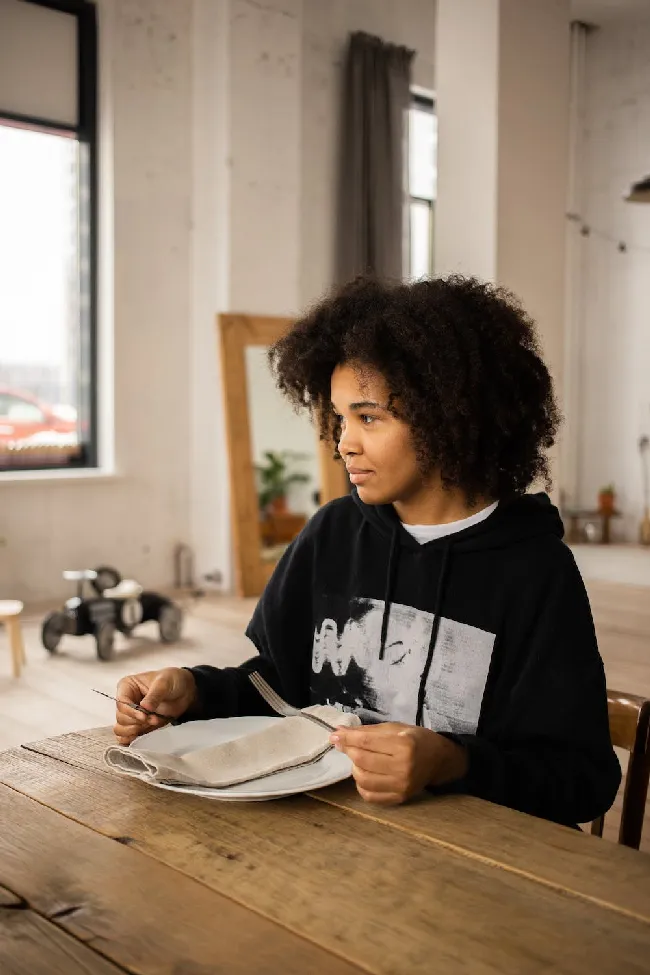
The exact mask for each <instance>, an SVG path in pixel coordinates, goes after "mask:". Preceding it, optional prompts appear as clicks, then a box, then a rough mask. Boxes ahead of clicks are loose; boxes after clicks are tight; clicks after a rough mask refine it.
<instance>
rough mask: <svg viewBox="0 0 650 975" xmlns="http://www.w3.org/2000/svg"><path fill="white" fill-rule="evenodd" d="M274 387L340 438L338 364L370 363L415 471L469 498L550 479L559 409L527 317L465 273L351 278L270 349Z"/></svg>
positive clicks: (505, 295) (509, 492)
mask: <svg viewBox="0 0 650 975" xmlns="http://www.w3.org/2000/svg"><path fill="white" fill-rule="evenodd" d="M269 361H270V364H271V368H272V370H273V372H274V374H275V378H276V382H277V385H278V387H279V389H280V390H281V391H282V392H283V393H284V394H285V395H286V396H287V397H288V398H289V400H290V401H291V402H292V403H293V404H294V406H295V407H297V408H298V409H300V408H306V409H308V410H309V411H310V413H312V414H313V415H314V417H315V418H318V420H319V422H320V434H321V438H322V439H324V440H329V441H332V442H333V443H334V444H337V443H338V439H339V434H340V427H339V424H338V421H337V417H336V416H335V414H334V412H333V410H332V406H331V403H330V379H331V376H332V372H333V371H334V369H335V368H336V366H337V365H340V364H342V363H358V364H359V365H361V366H370V367H372V368H374V369H376V370H378V371H379V372H380V373H381V374H382V375H383V377H384V379H385V380H386V382H387V384H388V387H389V389H390V390H391V403H392V404H394V405H393V406H392V407H391V408H392V409H393V411H394V412H395V414H396V415H398V416H399V417H400V418H401V419H403V420H404V421H405V422H406V423H407V424H408V425H409V427H410V429H411V435H412V438H413V443H414V446H415V449H416V451H417V454H418V458H419V461H420V464H421V467H422V470H423V471H429V470H434V469H437V470H439V472H440V475H441V478H442V481H443V484H444V485H445V486H447V487H455V488H460V489H461V490H463V491H464V492H465V493H466V495H467V497H468V498H469V499H472V500H473V499H476V498H497V499H505V498H508V497H511V496H513V495H516V494H519V493H521V492H523V491H525V490H526V488H527V487H529V485H530V484H531V483H532V482H533V481H535V480H537V479H541V480H543V481H544V482H545V483H546V485H547V487H548V486H549V485H550V476H549V467H548V460H547V457H546V451H547V450H548V448H549V447H551V446H552V444H553V443H554V441H555V435H556V433H557V429H558V426H559V422H560V414H559V411H558V408H557V405H556V402H555V397H554V393H553V383H552V380H551V377H550V375H549V372H548V369H547V368H546V366H545V364H544V362H543V361H542V358H541V353H540V348H539V343H538V339H537V335H536V331H535V326H534V323H533V322H532V321H531V319H530V318H529V317H528V315H527V314H526V312H525V311H524V310H523V309H522V307H521V305H520V304H519V302H518V301H517V299H516V298H515V297H514V296H513V295H511V294H510V293H509V292H507V291H505V290H504V289H502V288H497V287H495V286H493V285H491V284H484V283H482V282H480V281H478V280H476V279H475V278H464V277H460V276H452V277H448V278H435V279H432V280H426V281H418V282H416V283H414V284H384V283H380V282H379V281H376V280H373V279H368V278H359V279H357V280H356V281H353V282H352V283H351V284H348V285H346V286H345V287H343V288H342V289H341V290H340V291H338V292H336V293H335V294H333V295H332V296H330V297H328V298H326V299H324V300H323V301H322V302H320V303H319V304H318V305H316V306H315V307H314V308H313V309H312V310H311V311H310V312H309V313H308V314H307V315H306V316H305V317H303V318H302V319H300V320H299V321H297V322H296V323H295V325H294V326H293V327H292V328H291V329H290V331H289V332H288V333H287V334H286V335H285V336H284V337H283V338H282V339H280V341H278V342H277V343H276V344H275V345H274V346H272V348H271V349H270V351H269Z"/></svg>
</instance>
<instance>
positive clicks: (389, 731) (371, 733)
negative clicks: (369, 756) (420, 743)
mask: <svg viewBox="0 0 650 975" xmlns="http://www.w3.org/2000/svg"><path fill="white" fill-rule="evenodd" d="M407 727H408V726H407V725H401V724H393V723H391V724H376V725H371V726H366V727H363V728H337V729H336V731H335V732H334V733H333V734H332V735H330V741H331V742H332V744H334V745H336V746H337V748H340V750H341V751H344V752H346V753H348V754H349V752H348V749H349V748H357V749H363V750H364V751H369V752H375V753H378V754H382V755H396V754H399V752H400V751H402V750H404V748H405V747H407V741H408V739H407V738H406V737H404V736H402V735H401V734H400V733H401V732H403V731H404V730H405V728H407Z"/></svg>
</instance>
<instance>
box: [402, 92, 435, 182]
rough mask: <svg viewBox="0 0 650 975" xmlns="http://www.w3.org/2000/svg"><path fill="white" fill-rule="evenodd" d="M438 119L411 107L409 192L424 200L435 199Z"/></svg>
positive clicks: (430, 113) (420, 109)
mask: <svg viewBox="0 0 650 975" xmlns="http://www.w3.org/2000/svg"><path fill="white" fill-rule="evenodd" d="M437 144H438V119H437V117H436V115H435V114H434V113H433V112H432V111H425V110H424V109H422V108H418V106H417V105H413V106H412V107H411V110H410V112H409V192H410V194H411V196H418V197H420V198H421V199H424V200H435V198H436V175H437V174H436V151H437Z"/></svg>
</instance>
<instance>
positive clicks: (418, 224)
mask: <svg viewBox="0 0 650 975" xmlns="http://www.w3.org/2000/svg"><path fill="white" fill-rule="evenodd" d="M410 220H411V228H410V229H411V277H412V278H414V279H415V278H428V277H429V276H430V275H431V265H432V260H431V256H432V255H431V207H430V206H429V204H428V203H423V202H420V201H418V200H413V201H412V202H411V213H410Z"/></svg>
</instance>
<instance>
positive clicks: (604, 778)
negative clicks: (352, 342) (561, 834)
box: [448, 546, 621, 825]
mask: <svg viewBox="0 0 650 975" xmlns="http://www.w3.org/2000/svg"><path fill="white" fill-rule="evenodd" d="M563 553H564V557H563V558H562V559H561V562H562V563H563V564H562V565H561V566H560V568H559V570H557V566H556V570H557V571H555V572H553V573H552V578H550V579H549V582H548V584H547V586H546V587H545V591H544V592H543V593H542V596H541V600H540V608H539V609H538V611H537V613H532V616H533V620H532V622H531V621H530V617H531V611H530V604H529V605H528V611H527V612H526V610H525V608H524V607H521V609H520V610H519V611H518V612H519V614H520V615H519V619H518V620H515V624H516V625H517V624H521V623H523V619H522V618H521V617H522V615H523V613H526V615H527V616H528V619H529V622H528V625H527V626H523V627H522V635H520V637H519V642H520V646H519V648H518V651H519V653H518V654H517V656H518V658H519V660H520V661H523V665H522V664H521V663H520V664H519V666H518V668H517V673H516V674H513V673H510V674H508V675H507V678H506V675H505V674H504V675H503V678H504V685H505V684H506V682H507V685H508V692H507V693H506V694H505V696H503V695H501V694H500V693H499V689H498V685H497V687H496V688H495V699H494V705H497V704H498V711H497V713H495V715H494V717H493V718H492V720H491V721H487V720H486V722H485V729H483V728H482V727H481V725H479V729H478V730H479V734H478V735H458V736H456V735H449V736H448V737H450V738H452V739H453V740H455V741H458V742H459V743H461V744H463V745H464V746H465V747H466V748H467V750H468V753H469V772H468V775H467V777H466V778H465V779H464V780H463V781H462V782H461V783H458V784H457V789H458V791H464V792H467V793H469V794H471V795H475V796H478V797H480V798H482V799H487V800H489V801H490V802H495V803H498V804H500V805H505V806H509V807H511V808H513V809H519V810H521V811H522V812H526V813H531V814H532V815H534V816H540V817H542V818H545V819H550V820H553V821H555V822H557V823H561V824H564V825H575V824H577V823H587V822H589V821H591V820H593V819H596V818H597V817H598V816H600V815H602V814H603V813H605V812H606V811H607V810H608V809H609V808H610V806H611V805H612V803H613V801H614V798H615V796H616V792H617V790H618V787H619V785H620V781H621V769H620V766H619V763H618V759H617V758H616V755H615V753H614V750H613V748H612V743H611V738H610V732H609V721H608V715H607V694H606V687H605V674H604V670H603V664H602V660H601V658H600V654H599V653H598V646H597V643H596V634H595V631H594V624H593V620H592V616H591V610H590V607H589V600H588V597H587V593H586V591H585V587H584V584H583V582H582V578H581V576H580V573H579V571H578V569H577V566H576V565H575V562H574V560H573V556H572V555H571V553H570V552H569V550H568V549H566V548H565V547H564V546H563ZM538 595H539V593H538ZM517 629H519V626H518V625H517ZM490 710H492V708H491V709H490Z"/></svg>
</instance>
